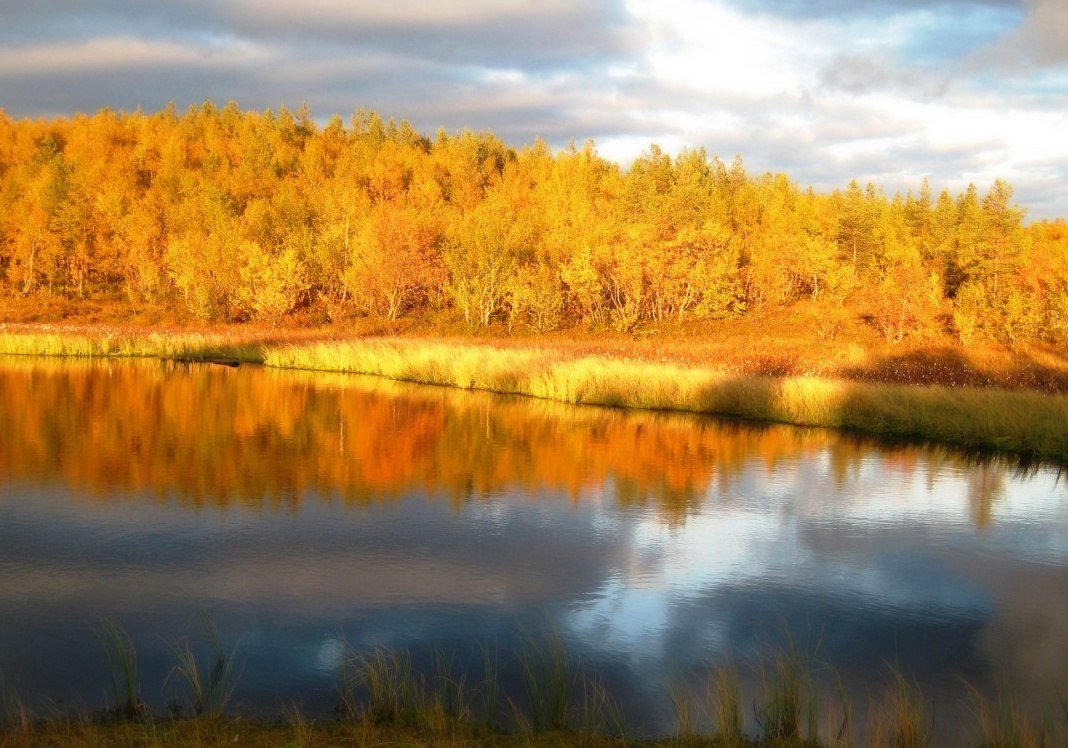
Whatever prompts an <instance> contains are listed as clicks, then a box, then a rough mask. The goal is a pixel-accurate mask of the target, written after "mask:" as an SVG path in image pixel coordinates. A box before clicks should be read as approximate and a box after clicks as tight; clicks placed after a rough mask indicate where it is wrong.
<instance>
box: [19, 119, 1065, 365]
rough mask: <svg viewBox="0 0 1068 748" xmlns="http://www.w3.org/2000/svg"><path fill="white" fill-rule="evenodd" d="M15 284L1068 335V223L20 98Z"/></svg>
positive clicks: (377, 126)
mask: <svg viewBox="0 0 1068 748" xmlns="http://www.w3.org/2000/svg"><path fill="white" fill-rule="evenodd" d="M0 296H2V297H4V298H6V299H8V300H9V302H11V303H14V304H26V305H30V304H33V303H35V300H37V299H42V298H46V297H47V298H55V297H59V298H65V299H87V298H103V299H110V300H114V301H115V302H117V303H119V304H122V305H124V306H127V307H130V308H143V307H151V308H156V309H161V310H164V311H165V312H166V313H168V314H170V315H173V316H175V317H176V318H183V319H188V318H192V319H196V320H203V321H207V322H236V321H244V320H251V321H258V322H262V323H266V324H268V325H288V324H295V323H296V322H297V321H300V320H305V321H306V320H314V321H316V322H340V321H343V320H346V319H351V318H353V317H356V316H370V317H376V318H381V319H386V320H396V319H399V318H402V317H417V318H421V319H425V320H430V321H431V324H433V321H434V320H440V319H450V320H455V321H457V322H458V323H459V322H460V321H461V320H462V324H465V325H467V326H469V327H470V328H472V329H479V328H481V327H485V326H498V327H500V328H501V329H505V328H506V329H508V330H513V329H529V330H532V331H535V332H539V333H540V332H547V331H550V330H554V329H562V328H572V327H585V328H587V329H591V330H606V331H608V330H610V331H615V332H633V331H636V330H640V329H642V328H643V327H644V326H649V325H654V324H659V323H679V324H683V325H685V324H689V323H693V322H700V321H703V320H714V319H723V318H730V317H740V316H745V315H754V314H759V313H760V312H761V311H762V310H768V309H771V308H776V307H788V306H789V305H792V304H795V303H797V302H799V301H801V300H807V301H806V303H808V304H813V305H816V306H817V307H824V306H825V307H827V308H828V309H830V308H842V307H843V306H845V307H848V308H849V309H851V310H856V313H857V314H858V315H859V316H861V317H863V319H865V320H866V321H867V323H868V324H870V325H871V327H872V328H873V329H874V330H876V331H877V332H878V334H879V335H880V336H882V338H884V339H885V340H886V341H888V342H890V343H897V342H900V341H903V340H906V339H914V338H919V337H923V336H925V335H930V334H938V335H943V336H950V337H952V338H954V339H955V340H957V341H959V342H960V343H962V344H964V345H970V344H972V343H973V342H976V341H996V342H998V343H1000V344H1004V345H1007V346H1010V347H1016V346H1018V345H1025V344H1031V343H1047V344H1053V345H1059V344H1063V343H1066V342H1068V221H1065V220H1063V219H1059V220H1056V221H1036V222H1032V223H1030V224H1027V223H1025V210H1024V209H1023V208H1021V207H1019V206H1018V205H1017V204H1016V203H1015V202H1014V201H1013V189H1012V186H1011V185H1009V184H1008V183H1006V182H1005V181H1002V180H997V181H995V182H994V183H993V184H991V185H989V186H983V188H980V187H976V186H974V185H970V186H969V187H968V188H967V189H966V190H965V191H963V192H961V193H959V194H951V193H950V192H949V191H948V190H942V191H940V192H938V193H937V194H935V191H934V190H933V189H932V187H931V186H930V185H929V183H928V182H927V181H926V180H925V181H924V182H922V183H921V184H919V185H916V187H915V189H914V190H910V191H908V192H907V193H906V194H894V195H887V194H885V192H884V191H883V190H882V189H881V188H880V187H878V186H877V185H873V184H870V183H869V184H860V183H858V182H856V181H853V182H850V183H849V184H848V185H846V186H844V187H843V188H841V189H838V190H835V191H833V192H830V193H829V194H822V193H817V192H816V191H814V190H812V189H810V188H804V187H802V186H800V185H798V184H796V183H794V182H793V181H792V180H791V179H790V178H789V177H788V176H786V175H783V174H770V173H769V174H760V175H754V174H749V173H747V172H746V169H745V166H744V164H743V161H742V159H741V158H740V157H735V158H733V160H731V161H730V162H729V163H728V162H725V161H723V160H721V159H720V158H719V157H718V156H712V157H709V155H708V154H707V153H706V151H705V150H703V149H696V150H685V151H683V152H681V153H679V154H678V155H677V156H674V157H672V156H670V155H669V154H667V153H665V152H663V151H662V150H661V149H660V148H659V147H657V146H656V145H650V146H649V148H648V149H647V150H646V151H645V152H644V153H643V154H642V155H641V156H640V157H639V158H638V159H637V160H636V161H635V162H634V163H633V164H632V165H631V166H630V167H629V168H627V169H623V168H621V167H620V166H619V165H617V164H615V163H613V162H611V161H609V160H607V159H605V158H603V157H601V156H599V155H598V153H597V151H596V148H595V146H594V144H593V143H591V142H588V143H586V144H585V145H584V146H581V147H578V146H575V145H571V146H569V147H567V148H564V149H561V150H557V151H554V150H553V149H552V148H550V147H549V146H548V145H546V144H545V143H544V142H541V141H537V142H535V143H534V144H532V145H527V146H523V147H520V148H516V147H512V146H509V145H507V144H505V143H503V142H502V141H501V140H500V139H499V138H498V137H496V136H495V135H493V134H492V133H490V132H473V131H469V130H464V131H460V132H457V133H447V132H445V131H444V130H441V131H439V132H437V133H436V134H435V135H434V136H433V137H430V136H427V135H424V134H421V133H419V132H417V131H416V130H415V129H413V128H412V126H411V125H409V124H408V123H406V122H401V123H399V124H398V123H396V122H394V121H393V120H383V118H381V117H380V116H379V115H378V114H376V113H374V112H371V111H365V110H359V111H357V112H356V113H355V114H353V115H352V117H351V119H350V121H349V123H348V124H347V125H346V124H345V123H344V122H343V121H342V119H341V118H340V117H338V116H335V117H334V118H333V119H331V120H330V121H329V123H328V124H326V125H325V126H321V125H318V124H317V123H316V122H315V121H314V120H313V119H312V118H311V116H310V114H309V113H308V111H307V110H306V109H302V110H300V111H299V112H296V113H292V112H290V111H288V110H286V109H284V108H282V109H279V110H278V111H277V112H274V111H271V110H268V111H265V112H254V111H242V110H241V109H240V108H239V107H238V106H237V105H236V104H234V103H230V104H227V105H226V106H224V107H222V108H218V107H216V106H215V105H214V104H212V103H210V102H206V103H204V104H202V105H199V106H193V107H190V108H189V109H188V110H187V111H185V112H184V113H179V112H178V111H177V110H176V107H174V106H173V105H172V106H170V107H168V108H166V109H164V110H162V111H160V112H156V113H144V112H141V111H135V112H132V113H118V112H114V111H111V110H107V109H105V110H101V111H99V112H97V113H96V114H93V115H75V116H73V117H70V118H58V119H52V120H35V121H33V120H25V119H12V118H11V117H9V116H7V115H6V114H5V113H4V112H3V111H2V110H0Z"/></svg>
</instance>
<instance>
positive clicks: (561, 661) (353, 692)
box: [0, 619, 1068, 748]
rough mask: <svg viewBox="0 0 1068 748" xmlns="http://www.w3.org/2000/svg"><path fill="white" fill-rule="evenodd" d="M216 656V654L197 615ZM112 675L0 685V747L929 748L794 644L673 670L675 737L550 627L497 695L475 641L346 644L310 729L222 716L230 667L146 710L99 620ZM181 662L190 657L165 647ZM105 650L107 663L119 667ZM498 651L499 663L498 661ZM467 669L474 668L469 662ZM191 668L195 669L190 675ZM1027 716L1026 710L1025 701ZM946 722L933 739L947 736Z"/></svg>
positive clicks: (1026, 726)
mask: <svg viewBox="0 0 1068 748" xmlns="http://www.w3.org/2000/svg"><path fill="white" fill-rule="evenodd" d="M206 623H208V625H209V629H210V631H211V633H212V637H213V639H214V641H213V646H212V650H213V654H210V655H209V658H208V662H210V661H211V660H212V659H213V658H222V659H224V660H227V661H228V662H230V663H232V662H233V655H232V653H231V654H230V655H226V654H224V653H223V650H222V649H221V647H220V645H219V642H218V634H217V632H216V631H215V629H214V627H213V626H212V625H211V624H210V621H207V619H206ZM97 630H98V633H102V634H106V635H105V636H101V646H102V648H103V650H104V652H105V655H106V660H107V666H108V670H109V671H110V672H109V675H110V677H111V680H112V681H113V687H112V694H111V698H110V701H109V703H110V704H111V706H110V707H109V708H106V709H105V710H103V711H100V712H96V713H93V714H88V713H83V714H81V715H75V716H71V715H69V714H64V713H59V712H57V713H56V715H55V716H53V717H51V718H41V717H37V716H35V715H33V714H31V713H30V712H29V710H28V709H27V708H25V707H24V705H23V703H22V701H21V700H20V699H19V698H18V697H17V695H15V693H14V692H13V691H10V690H9V689H7V688H0V748H7V747H8V746H11V747H12V748H15V747H16V746H145V747H148V746H222V745H234V744H239V745H246V746H249V745H251V746H320V745H322V746H348V745H352V746H370V745H376V746H378V745H410V746H465V745H485V746H587V747H592V746H640V747H643V748H644V747H646V746H648V747H659V746H691V745H692V746H697V745H701V746H738V747H745V746H779V747H781V748H786V747H793V746H798V747H800V746H807V747H808V748H832V747H835V746H852V745H865V746H872V748H883V747H886V748H890V747H891V746H893V747H894V748H927V747H928V746H934V745H936V740H937V738H936V737H935V729H934V728H935V724H934V715H933V712H932V711H931V709H930V707H929V705H928V704H927V702H926V699H925V698H924V694H923V693H922V691H921V690H920V687H919V686H918V685H917V684H916V683H915V682H914V681H912V680H910V679H909V678H907V677H906V676H905V675H904V673H903V672H902V671H900V670H899V669H897V668H895V667H888V669H887V676H888V677H887V678H886V679H885V680H884V688H883V689H882V690H881V692H879V693H873V694H870V695H869V698H870V699H871V701H870V703H869V707H868V709H867V710H866V715H865V716H864V717H863V718H862V719H860V720H857V719H856V718H855V717H854V709H853V704H852V703H851V701H850V698H849V696H848V695H847V694H846V693H845V691H844V687H843V685H842V682H841V680H840V679H838V677H837V675H836V674H835V672H834V671H833V669H832V668H830V667H829V666H827V665H826V664H825V663H821V662H820V661H819V660H818V659H817V658H816V657H815V656H814V655H811V654H805V653H803V652H801V651H799V650H798V649H796V648H795V647H794V646H793V645H792V644H787V645H786V646H785V647H782V648H777V649H773V650H772V651H771V652H770V653H769V654H767V655H765V656H764V657H763V658H761V659H758V660H756V661H754V662H751V663H750V670H751V671H752V672H753V673H755V674H756V676H757V677H756V680H755V682H751V684H750V685H749V686H748V687H746V688H742V686H741V683H742V681H741V679H740V675H741V671H739V669H738V668H737V667H736V666H735V665H733V664H731V663H729V662H728V663H724V664H719V665H714V666H712V667H711V669H710V670H708V671H707V672H705V673H704V674H703V675H702V676H700V677H696V675H691V676H690V677H685V676H679V677H678V678H675V679H673V683H672V684H671V685H669V689H670V693H669V696H670V702H671V705H672V707H673V709H674V728H673V729H672V730H671V731H670V732H669V733H667V734H661V735H654V736H649V735H648V733H645V735H644V736H642V735H641V733H642V728H641V726H640V725H635V724H633V722H632V721H631V720H630V719H628V718H627V715H626V714H625V713H624V710H623V708H622V707H621V705H620V703H619V702H618V701H617V700H616V698H615V696H614V695H613V694H612V693H611V692H610V691H609V690H608V689H607V688H606V687H605V686H604V685H603V683H602V682H601V681H600V680H599V678H598V677H597V676H596V675H595V674H591V673H590V672H588V671H587V670H586V669H585V668H584V667H583V666H582V663H581V662H580V661H579V659H578V658H576V657H575V656H574V655H573V654H572V653H570V652H568V650H567V648H566V646H565V644H564V642H563V640H562V639H561V638H560V637H559V635H558V634H556V633H555V632H553V631H550V632H549V633H548V634H547V635H546V636H543V637H538V638H535V637H534V636H532V635H529V634H527V635H525V637H524V642H523V644H522V646H521V647H520V649H519V650H518V651H516V652H513V653H512V654H511V655H510V658H514V660H515V663H516V664H518V665H519V670H520V676H521V677H520V679H519V683H518V684H513V687H512V688H511V689H508V690H509V692H507V693H506V691H505V689H504V687H503V683H502V680H501V678H502V672H503V670H502V666H503V663H502V660H501V659H500V657H499V655H500V653H499V652H497V650H496V649H493V648H491V647H489V646H488V645H487V646H486V647H485V648H484V649H483V658H482V661H481V662H480V663H479V662H477V661H476V662H474V663H472V662H465V661H461V660H457V659H455V657H454V656H453V655H451V654H446V653H444V652H437V653H435V655H434V657H433V662H432V663H431V664H430V665H429V666H428V665H427V664H426V663H425V662H424V663H423V664H422V665H417V664H416V662H415V660H414V658H413V656H412V654H411V653H410V652H408V651H405V650H396V649H392V648H389V647H384V646H376V647H372V648H371V649H369V650H357V649H354V648H352V647H348V646H347V647H346V650H345V652H344V655H343V657H342V658H341V663H340V666H339V668H338V672H337V696H338V702H337V707H336V709H335V710H334V717H333V718H331V719H328V720H313V719H308V718H307V717H305V716H304V715H303V714H302V713H301V711H300V710H299V708H297V707H290V708H285V707H283V708H282V709H281V715H280V717H279V718H277V719H274V720H249V719H245V718H241V717H234V716H232V715H224V713H223V712H222V709H223V707H224V706H225V705H226V702H227V700H228V694H229V693H231V692H232V690H233V688H234V687H235V686H236V684H237V676H236V674H234V673H233V671H232V670H231V669H230V668H229V667H228V666H227V667H226V668H225V673H226V674H225V675H224V676H222V678H221V683H222V684H223V685H224V687H225V693H226V694H227V696H225V697H224V698H223V699H222V700H220V701H219V702H218V703H217V704H216V706H217V707H218V709H215V710H207V711H206V710H203V709H199V708H197V705H198V703H201V702H200V697H201V696H202V692H203V688H202V687H201V686H202V685H203V683H202V682H201V681H200V677H199V676H193V677H192V678H190V677H189V676H190V673H189V672H185V676H186V678H187V680H186V682H185V684H184V686H185V687H184V688H183V689H182V691H184V695H185V697H186V700H185V703H186V705H188V706H189V707H190V710H191V711H190V712H188V714H191V715H192V716H189V717H182V716H180V715H182V714H184V713H186V712H183V710H182V708H181V706H180V704H181V702H180V700H179V699H178V697H175V701H173V702H171V706H170V707H169V712H170V716H169V717H167V718H160V717H157V716H155V715H154V714H153V713H152V712H151V711H150V709H149V708H148V707H147V706H146V705H145V702H143V701H142V699H141V690H140V678H139V675H138V670H137V656H136V650H135V645H134V642H133V641H132V640H131V639H130V638H129V636H128V635H127V634H126V633H125V631H124V630H123V629H122V628H121V627H119V626H117V625H116V624H114V623H112V622H110V621H102V622H101V623H100V624H99V625H98V628H97ZM176 654H177V656H178V661H179V667H185V666H186V665H188V663H189V662H196V656H195V654H194V653H193V651H192V649H190V648H189V647H188V646H186V647H185V648H184V649H178V650H176ZM115 655H118V657H117V658H116V656H115ZM506 656H507V655H506ZM476 660H477V658H476ZM197 672H199V668H198V670H197ZM0 686H4V683H3V682H2V681H0ZM961 690H962V692H967V695H968V699H969V701H970V703H971V704H972V709H971V714H972V715H974V716H972V717H971V718H970V719H969V718H966V719H965V720H963V721H964V722H965V723H964V724H958V725H953V726H952V727H953V731H952V732H951V733H950V734H951V735H953V738H954V739H953V744H954V745H977V746H1014V747H1016V748H1030V747H1031V746H1035V747H1036V748H1037V746H1053V745H1065V744H1066V743H1065V739H1066V738H1068V729H1066V728H1068V700H1066V699H1065V698H1064V697H1063V696H1060V697H1058V698H1057V699H1056V700H1055V702H1054V703H1053V704H1052V705H1046V708H1045V709H1044V710H1043V712H1042V713H1036V711H1035V710H1034V709H1033V708H1032V709H1030V710H1028V713H1027V714H1026V715H1025V713H1024V711H1023V710H1021V709H1020V708H1019V705H1018V704H1017V703H1016V702H1015V701H1013V700H1012V699H1009V700H1008V701H1004V700H1001V701H998V702H996V703H995V704H992V703H991V702H990V701H989V700H988V699H987V698H986V697H984V696H983V695H982V694H980V693H979V691H978V690H976V689H975V688H972V687H971V686H969V685H968V684H966V683H962V686H961ZM1031 706H1032V707H1033V706H1034V705H1031ZM947 727H950V726H947V725H943V728H942V729H943V733H945V731H946V728H947Z"/></svg>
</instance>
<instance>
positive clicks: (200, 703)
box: [164, 615, 237, 719]
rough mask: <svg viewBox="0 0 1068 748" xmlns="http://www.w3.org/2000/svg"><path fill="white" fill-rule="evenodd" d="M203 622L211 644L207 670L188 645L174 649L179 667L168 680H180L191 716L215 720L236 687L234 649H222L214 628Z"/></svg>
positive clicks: (217, 632)
mask: <svg viewBox="0 0 1068 748" xmlns="http://www.w3.org/2000/svg"><path fill="white" fill-rule="evenodd" d="M202 618H203V620H204V626H205V627H206V628H207V630H208V636H209V638H210V640H211V653H210V655H209V657H208V664H207V666H206V667H205V666H204V665H201V663H200V662H199V661H198V660H197V657H196V654H195V653H194V652H193V649H192V647H191V646H190V645H189V644H188V643H184V644H180V645H177V646H176V647H175V656H176V657H177V659H178V664H177V665H175V666H174V667H173V668H172V669H171V673H170V675H168V677H167V680H170V678H171V676H178V677H179V678H181V680H182V682H183V683H184V684H185V688H186V691H187V703H188V705H189V708H190V710H192V712H193V714H195V715H196V716H198V717H201V716H204V717H207V718H209V719H218V718H219V717H220V716H221V715H222V712H223V709H225V708H226V705H227V703H228V702H229V701H230V698H231V697H232V696H233V693H234V688H235V687H236V686H237V682H236V678H235V676H234V655H235V653H236V649H234V650H231V651H230V652H227V651H226V650H225V649H223V646H222V640H221V639H220V637H219V631H218V629H216V628H215V624H214V623H213V622H212V621H211V620H210V619H209V618H208V617H207V616H206V615H203V616H202ZM164 685H166V683H165V684H164Z"/></svg>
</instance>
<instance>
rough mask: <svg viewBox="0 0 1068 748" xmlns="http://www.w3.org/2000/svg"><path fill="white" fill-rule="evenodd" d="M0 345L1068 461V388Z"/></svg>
mask: <svg viewBox="0 0 1068 748" xmlns="http://www.w3.org/2000/svg"><path fill="white" fill-rule="evenodd" d="M0 353H7V354H29V355H56V356H110V357H153V358H163V359H173V360H184V361H216V362H220V363H230V364H237V363H240V362H246V363H262V364H265V365H267V366H272V367H279V368H292V369H308V370H320V371H336V372H352V373H359V374H370V375H375V376H381V377H388V378H390V379H396V380H402V381H410V382H418V383H425V384H434V385H444V386H450V387H460V388H465V389H479V390H487V391H492V392H501V393H510V394H517V395H526V396H531V397H538V398H544V399H549V400H558V401H562V402H566V403H574V404H592V405H604V406H612V407H624V408H646V409H661V410H674V411H685V412H693V413H710V414H720V415H729V416H738V417H743V418H751V419H757V420H762V421H775V422H780V423H791V424H797V425H804V426H820V427H830V428H841V429H850V430H857V431H864V432H869V433H875V434H884V435H888V436H893V437H899V438H916V439H930V440H935V441H940V442H945V443H948V444H954V445H958V446H961V447H966V448H973V449H994V450H1004V451H1009V452H1014V453H1017V454H1020V455H1023V456H1026V457H1029V458H1039V459H1049V460H1053V461H1057V462H1068V427H1066V426H1065V424H1068V395H1065V394H1059V393H1050V394H1047V393H1039V392H1035V391H1027V390H1008V389H1002V388H997V387H959V386H951V385H944V384H942V385H911V384H891V383H885V382H871V381H862V379H837V378H827V377H821V376H809V375H800V376H767V375H761V374H752V373H747V372H738V371H735V370H731V369H727V368H718V367H715V366H709V365H701V364H697V363H682V362H678V361H655V360H649V358H647V357H631V356H621V357H617V356H613V355H610V354H609V353H606V352H605V351H604V350H600V351H598V350H594V351H593V352H589V351H588V350H585V349H583V348H581V347H576V346H572V347H569V346H566V345H553V344H546V345H540V344H533V345H523V344H518V345H514V344H511V341H509V344H508V345H495V344H493V343H492V342H490V341H485V340H483V341H478V340H475V341H472V340H443V339H438V340H434V339H427V338H411V337H362V338H350V339H342V340H321V339H320V340H315V339H312V338H311V337H310V336H303V337H302V336H300V335H298V334H294V333H292V332H290V333H288V334H278V335H270V334H263V333H261V334H259V336H258V337H257V336H256V335H253V334H248V333H245V334H242V333H241V332H234V331H232V330H231V331H222V332H152V331H131V330H121V329H119V330H110V329H107V328H104V329H93V328H86V329H79V328H72V329H63V328H59V327H42V328H41V329H32V328H22V329H18V330H15V331H11V330H8V331H3V332H0Z"/></svg>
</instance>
